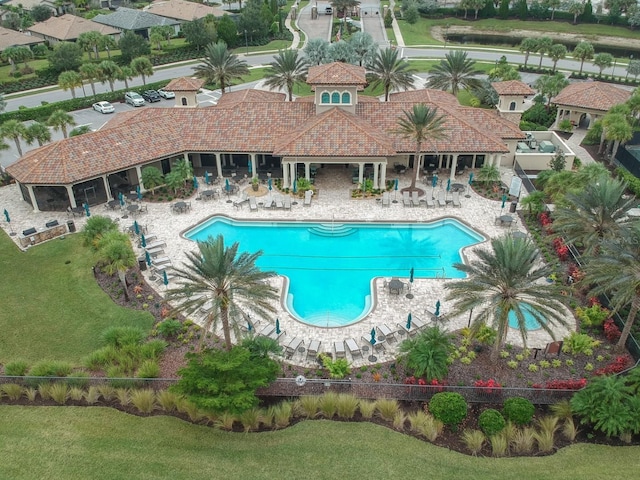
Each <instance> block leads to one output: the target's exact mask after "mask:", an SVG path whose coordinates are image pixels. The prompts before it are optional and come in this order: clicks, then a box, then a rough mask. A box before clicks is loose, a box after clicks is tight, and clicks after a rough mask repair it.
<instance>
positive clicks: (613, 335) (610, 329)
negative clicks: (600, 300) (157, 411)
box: [5, 318, 622, 369]
mask: <svg viewBox="0 0 640 480" xmlns="http://www.w3.org/2000/svg"><path fill="white" fill-rule="evenodd" d="M603 328H604V336H605V337H607V340H609V341H610V342H611V343H615V342H617V341H618V339H619V338H620V335H622V332H621V331H620V329H619V328H618V326H617V325H616V324H615V322H614V321H613V318H609V319H608V320H605V322H604V325H603ZM5 369H6V367H5Z"/></svg>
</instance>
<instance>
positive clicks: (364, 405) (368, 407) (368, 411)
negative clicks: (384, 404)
mask: <svg viewBox="0 0 640 480" xmlns="http://www.w3.org/2000/svg"><path fill="white" fill-rule="evenodd" d="M358 410H360V415H362V418H366V419H370V418H371V417H373V414H374V413H375V411H376V402H374V401H372V400H364V399H360V401H359V402H358Z"/></svg>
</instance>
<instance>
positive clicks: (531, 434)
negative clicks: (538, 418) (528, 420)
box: [511, 427, 536, 453]
mask: <svg viewBox="0 0 640 480" xmlns="http://www.w3.org/2000/svg"><path fill="white" fill-rule="evenodd" d="M535 440H536V437H535V430H534V429H533V428H531V427H524V428H522V429H518V430H517V431H516V432H515V434H514V435H513V440H512V442H511V443H512V445H513V449H514V451H515V452H516V453H531V451H533V444H534V442H535Z"/></svg>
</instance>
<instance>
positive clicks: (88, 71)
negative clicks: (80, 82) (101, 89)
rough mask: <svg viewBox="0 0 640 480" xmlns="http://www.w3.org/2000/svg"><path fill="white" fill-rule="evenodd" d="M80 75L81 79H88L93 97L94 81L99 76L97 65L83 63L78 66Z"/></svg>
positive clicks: (94, 91)
mask: <svg viewBox="0 0 640 480" xmlns="http://www.w3.org/2000/svg"><path fill="white" fill-rule="evenodd" d="M80 75H82V78H83V79H85V80H89V83H90V84H91V91H92V92H93V96H94V97H95V96H96V85H95V81H96V80H97V79H98V77H99V76H100V69H99V68H98V65H96V64H95V63H83V64H82V66H81V67H80Z"/></svg>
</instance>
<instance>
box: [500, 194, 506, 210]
mask: <svg viewBox="0 0 640 480" xmlns="http://www.w3.org/2000/svg"><path fill="white" fill-rule="evenodd" d="M505 203H507V195H506V194H505V195H502V207H500V208H504V204H505Z"/></svg>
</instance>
